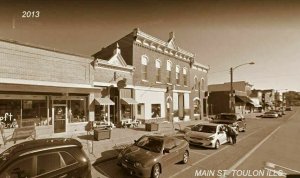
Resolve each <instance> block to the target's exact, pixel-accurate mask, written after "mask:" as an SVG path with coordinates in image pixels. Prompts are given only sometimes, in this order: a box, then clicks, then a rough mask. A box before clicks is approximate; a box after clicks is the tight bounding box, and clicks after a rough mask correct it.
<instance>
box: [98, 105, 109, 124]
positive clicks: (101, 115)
mask: <svg viewBox="0 0 300 178" xmlns="http://www.w3.org/2000/svg"><path fill="white" fill-rule="evenodd" d="M95 121H102V122H107V121H108V106H107V105H95Z"/></svg>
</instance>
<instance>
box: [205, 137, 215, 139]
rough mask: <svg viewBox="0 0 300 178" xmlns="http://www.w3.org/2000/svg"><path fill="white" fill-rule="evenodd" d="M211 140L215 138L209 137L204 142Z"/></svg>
mask: <svg viewBox="0 0 300 178" xmlns="http://www.w3.org/2000/svg"><path fill="white" fill-rule="evenodd" d="M213 139H215V137H209V138H207V139H206V140H213Z"/></svg>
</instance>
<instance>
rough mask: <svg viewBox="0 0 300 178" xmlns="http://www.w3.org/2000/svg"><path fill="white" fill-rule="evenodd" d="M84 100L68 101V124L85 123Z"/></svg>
mask: <svg viewBox="0 0 300 178" xmlns="http://www.w3.org/2000/svg"><path fill="white" fill-rule="evenodd" d="M86 106H87V104H86V100H85V99H82V100H68V120H69V123H73V122H86V121H87V119H86V118H87V112H86V109H87V108H86Z"/></svg>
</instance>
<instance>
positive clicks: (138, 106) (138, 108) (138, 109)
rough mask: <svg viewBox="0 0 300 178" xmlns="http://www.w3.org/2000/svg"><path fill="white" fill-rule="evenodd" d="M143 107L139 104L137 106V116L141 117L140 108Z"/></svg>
mask: <svg viewBox="0 0 300 178" xmlns="http://www.w3.org/2000/svg"><path fill="white" fill-rule="evenodd" d="M143 106H144V104H142V103H140V104H138V105H137V114H138V115H142V107H143Z"/></svg>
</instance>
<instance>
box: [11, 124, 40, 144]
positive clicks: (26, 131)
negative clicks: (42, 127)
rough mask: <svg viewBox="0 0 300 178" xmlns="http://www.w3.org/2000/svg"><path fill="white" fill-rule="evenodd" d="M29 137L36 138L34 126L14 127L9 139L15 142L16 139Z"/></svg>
mask: <svg viewBox="0 0 300 178" xmlns="http://www.w3.org/2000/svg"><path fill="white" fill-rule="evenodd" d="M29 137H31V138H32V139H33V140H35V138H36V130H35V126H26V127H21V128H15V130H14V132H13V134H12V137H11V139H12V140H13V141H14V143H16V142H17V140H20V139H27V138H29Z"/></svg>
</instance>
